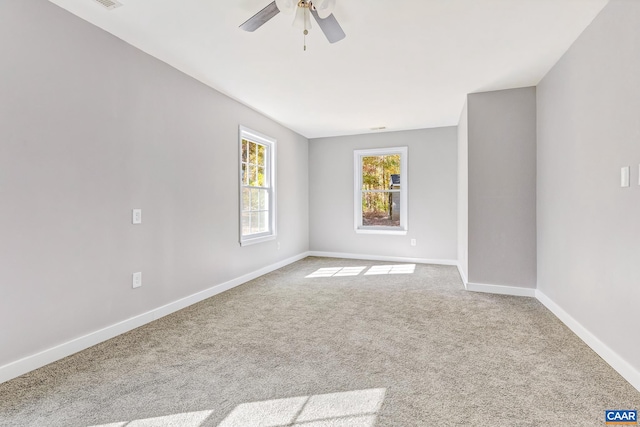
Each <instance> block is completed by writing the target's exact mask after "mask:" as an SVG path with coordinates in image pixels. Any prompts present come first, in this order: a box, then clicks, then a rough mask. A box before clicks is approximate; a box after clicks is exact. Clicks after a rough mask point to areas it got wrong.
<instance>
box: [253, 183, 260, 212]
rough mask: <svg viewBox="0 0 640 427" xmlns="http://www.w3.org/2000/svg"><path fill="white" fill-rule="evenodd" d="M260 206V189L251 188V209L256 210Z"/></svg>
mask: <svg viewBox="0 0 640 427" xmlns="http://www.w3.org/2000/svg"><path fill="white" fill-rule="evenodd" d="M259 208H260V190H258V189H255V188H254V189H252V190H251V210H252V211H257V210H258V209H259Z"/></svg>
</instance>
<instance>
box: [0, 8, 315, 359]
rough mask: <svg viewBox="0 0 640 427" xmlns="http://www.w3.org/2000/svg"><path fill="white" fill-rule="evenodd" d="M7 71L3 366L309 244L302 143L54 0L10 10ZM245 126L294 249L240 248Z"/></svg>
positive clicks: (1, 153) (2, 102)
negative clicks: (262, 143)
mask: <svg viewBox="0 0 640 427" xmlns="http://www.w3.org/2000/svg"><path fill="white" fill-rule="evenodd" d="M0 75H1V76H2V78H0V200H1V201H2V208H1V209H0V236H1V237H0V325H2V327H1V328H0V366H2V365H4V364H6V363H8V362H11V361H14V360H17V359H19V358H22V357H24V356H27V355H30V354H33V353H35V352H38V351H41V350H44V349H48V348H51V347H53V346H55V345H57V344H60V343H62V342H66V341H67V340H70V339H73V338H76V337H79V336H82V335H84V334H87V333H90V332H92V331H96V330H98V329H100V328H103V327H106V326H108V325H111V324H114V323H116V322H118V321H122V320H124V319H127V318H130V317H132V316H134V315H137V314H140V313H143V312H146V311H148V310H151V309H154V308H157V307H159V306H161V305H164V304H167V303H169V302H172V301H175V300H177V299H179V298H181V297H185V296H187V295H190V294H193V293H195V292H198V291H201V290H203V289H206V288H209V287H211V286H214V285H216V284H219V283H222V282H225V281H227V280H230V279H232V278H236V277H239V276H241V275H243V274H246V273H249V272H252V271H254V270H256V269H259V268H261V267H265V266H267V265H270V264H272V263H275V262H277V261H279V260H283V259H286V258H288V257H291V256H294V255H297V254H299V253H301V252H305V251H307V250H308V197H307V191H308V172H307V162H308V141H307V140H306V139H305V138H303V137H301V136H300V135H298V134H295V133H293V132H292V131H290V130H288V129H286V128H284V127H282V126H280V125H278V124H276V123H274V122H273V121H271V120H269V119H267V118H265V117H264V116H261V115H260V114H258V113H256V112H254V111H252V110H250V109H249V108H247V107H245V106H242V105H240V104H239V103H237V102H235V101H232V100H231V99H229V98H227V97H225V96H223V95H221V94H220V93H218V92H216V91H214V90H212V89H210V88H208V87H206V86H204V85H202V84H201V83H199V82H197V81H195V80H194V79H192V78H190V77H187V76H186V75H184V74H181V73H180V72H178V71H176V70H175V69H173V68H171V67H169V66H167V65H166V64H164V63H162V62H160V61H158V60H156V59H154V58H152V57H150V56H148V55H146V54H144V53H142V52H140V51H138V50H136V49H134V48H133V47H131V46H129V45H127V44H125V43H124V42H122V41H121V40H119V39H116V38H115V37H113V36H111V35H109V34H108V33H106V32H104V31H102V30H100V29H98V28H96V27H94V26H92V25H90V24H88V23H86V22H84V21H82V20H80V19H78V18H76V17H74V16H72V15H71V14H69V13H67V12H65V11H64V10H62V9H60V8H58V7H57V6H54V5H53V4H51V3H49V2H47V1H43V0H20V1H3V2H1V3H0ZM239 124H243V125H245V126H249V127H251V128H253V129H256V130H258V131H260V132H262V133H265V134H268V135H270V136H273V137H274V138H277V140H278V147H277V156H278V157H277V163H278V172H277V182H278V223H279V229H278V230H279V236H278V241H280V243H281V249H280V250H279V251H278V250H277V245H276V244H277V242H276V241H273V242H267V243H263V244H259V245H255V246H249V247H244V248H241V247H240V246H239V244H238V212H237V211H238V189H237V186H238V179H237V175H238V172H237V171H238V167H237V161H238V154H237V152H238V145H237V144H238V142H237V138H238V125H239ZM134 207H135V208H142V209H143V224H142V225H140V226H132V225H131V209H132V208H134ZM135 271H142V273H143V286H142V288H139V289H136V290H132V289H131V274H132V273H133V272H135Z"/></svg>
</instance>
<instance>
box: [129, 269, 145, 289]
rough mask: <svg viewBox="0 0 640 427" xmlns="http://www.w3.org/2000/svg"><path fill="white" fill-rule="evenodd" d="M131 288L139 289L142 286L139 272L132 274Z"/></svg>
mask: <svg viewBox="0 0 640 427" xmlns="http://www.w3.org/2000/svg"><path fill="white" fill-rule="evenodd" d="M131 286H132V287H133V288H139V287H140V286H142V272H141V271H139V272H137V273H133V276H132V281H131Z"/></svg>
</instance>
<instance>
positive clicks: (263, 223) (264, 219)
mask: <svg viewBox="0 0 640 427" xmlns="http://www.w3.org/2000/svg"><path fill="white" fill-rule="evenodd" d="M260 231H261V232H265V231H269V212H260Z"/></svg>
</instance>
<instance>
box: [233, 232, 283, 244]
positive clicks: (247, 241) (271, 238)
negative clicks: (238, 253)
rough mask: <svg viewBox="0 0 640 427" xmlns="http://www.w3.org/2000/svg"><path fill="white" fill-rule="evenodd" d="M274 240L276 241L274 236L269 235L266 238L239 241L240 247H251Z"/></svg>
mask: <svg viewBox="0 0 640 427" xmlns="http://www.w3.org/2000/svg"><path fill="white" fill-rule="evenodd" d="M275 239H276V235H275V234H270V235H268V236H260V237H253V238H245V239H243V240H241V241H240V246H251V245H255V244H257V243H262V242H268V241H269V240H275Z"/></svg>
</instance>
